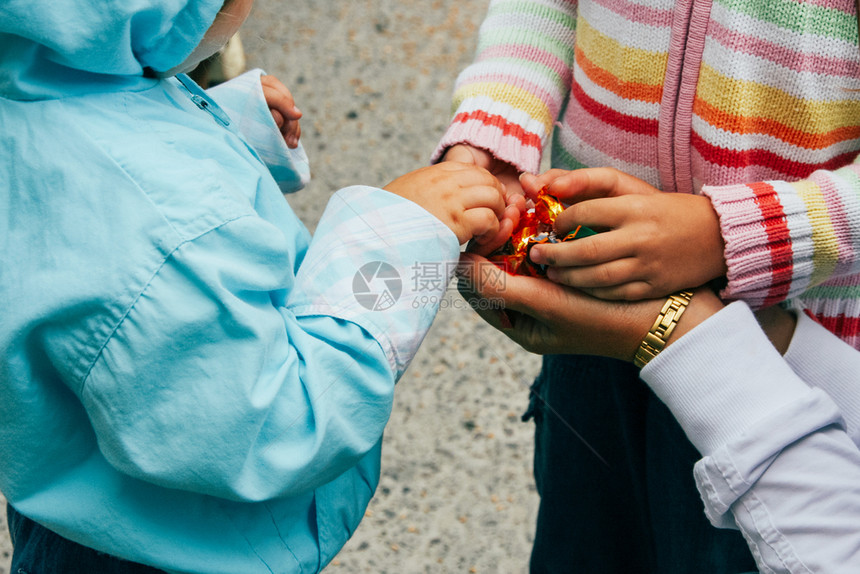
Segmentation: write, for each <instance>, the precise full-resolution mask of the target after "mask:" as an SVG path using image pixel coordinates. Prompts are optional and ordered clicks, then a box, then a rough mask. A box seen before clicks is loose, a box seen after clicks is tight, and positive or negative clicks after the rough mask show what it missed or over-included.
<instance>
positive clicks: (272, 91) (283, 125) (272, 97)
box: [260, 76, 302, 149]
mask: <svg viewBox="0 0 860 574" xmlns="http://www.w3.org/2000/svg"><path fill="white" fill-rule="evenodd" d="M260 83H262V84H263V95H264V96H265V98H266V103H267V104H268V105H269V111H270V112H272V117H273V118H275V123H276V124H277V125H278V129H279V130H281V135H283V136H284V142H286V144H287V147H289V148H291V149H295V148H297V147H298V146H299V137H300V136H301V135H302V128H301V126H300V125H299V118H301V117H302V112H301V110H299V108H297V107H296V103H295V101H294V100H293V94H291V93H290V90H288V89H287V87H286V86H285V85H284V84H282V83H281V81H280V80H279V79H278V78H276V77H275V76H260Z"/></svg>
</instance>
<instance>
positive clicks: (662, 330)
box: [633, 291, 693, 369]
mask: <svg viewBox="0 0 860 574" xmlns="http://www.w3.org/2000/svg"><path fill="white" fill-rule="evenodd" d="M692 298H693V292H692V291H679V292H678V293H675V294H674V295H670V296H669V298H668V299H666V303H665V304H664V305H663V308H662V309H661V310H660V314H659V315H657V320H656V321H654V325H653V326H652V327H651V329H650V330H649V331H648V334H647V335H645V338H644V339H642V342H641V343H640V344H639V349H637V350H636V356H635V357H634V358H633V363H634V364H635V365H636V366H637V367H639V368H640V369H641V368H642V367H644V366H645V365H647V364H648V361H650V360H651V359H653V358H654V357H656V356H657V354H658V353H660V351H662V350H663V347H665V346H666V341H668V340H669V337H671V336H672V331H674V330H675V326H676V325H677V324H678V320H679V319H680V318H681V315H683V314H684V311H685V310H686V309H687V305H689V304H690V300H691V299H692Z"/></svg>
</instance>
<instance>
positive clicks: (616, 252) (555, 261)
mask: <svg viewBox="0 0 860 574" xmlns="http://www.w3.org/2000/svg"><path fill="white" fill-rule="evenodd" d="M635 251H636V245H635V243H634V244H632V245H631V244H630V242H629V241H627V240H626V234H624V233H622V232H621V231H607V232H605V233H598V234H597V235H591V236H589V237H583V238H582V239H574V240H572V241H565V242H563V243H541V244H539V245H535V246H534V247H532V248H531V250H530V251H529V258H530V259H531V260H532V261H533V262H535V263H538V264H540V265H550V266H552V267H584V266H587V265H599V264H601V263H606V262H608V261H615V260H618V259H623V258H625V257H631V256H633V255H634V254H635Z"/></svg>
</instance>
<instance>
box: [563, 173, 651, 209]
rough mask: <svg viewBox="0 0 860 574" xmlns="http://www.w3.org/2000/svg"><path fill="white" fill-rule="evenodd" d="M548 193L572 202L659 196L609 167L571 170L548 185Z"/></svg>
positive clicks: (646, 184)
mask: <svg viewBox="0 0 860 574" xmlns="http://www.w3.org/2000/svg"><path fill="white" fill-rule="evenodd" d="M547 191H548V192H549V193H550V194H551V195H554V196H556V197H558V198H559V199H561V200H564V201H567V202H571V203H573V202H580V201H586V200H589V199H596V198H600V197H616V196H619V195H631V194H651V193H659V190H657V189H656V188H654V187H652V186H651V185H649V184H648V183H646V182H644V181H642V180H641V179H638V178H636V177H633V176H631V175H628V174H626V173H624V172H623V171H619V170H617V169H613V168H608V167H596V168H586V169H576V170H573V171H569V172H567V173H565V174H564V175H562V176H560V177H558V178H555V179H554V180H553V181H552V182H551V183H549V184H548V185H547Z"/></svg>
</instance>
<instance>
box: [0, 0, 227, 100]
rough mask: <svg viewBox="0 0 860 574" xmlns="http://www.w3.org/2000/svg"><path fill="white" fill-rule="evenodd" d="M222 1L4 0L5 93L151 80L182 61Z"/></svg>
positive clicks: (0, 40)
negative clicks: (147, 74)
mask: <svg viewBox="0 0 860 574" xmlns="http://www.w3.org/2000/svg"><path fill="white" fill-rule="evenodd" d="M223 3H224V1H223V0H99V1H98V2H93V1H92V0H0V96H2V97H5V98H10V99H15V100H41V99H50V98H59V97H64V96H69V95H77V94H82V93H92V92H97V91H104V90H112V89H136V88H142V87H144V86H146V85H149V83H150V80H148V79H147V78H144V75H143V72H144V68H152V69H153V70H155V71H165V70H169V69H171V68H173V67H175V66H177V65H179V64H180V63H182V62H183V61H184V60H185V59H186V58H187V57H188V55H189V54H191V52H192V50H193V49H194V48H195V47H196V46H197V44H199V43H200V41H201V39H202V38H203V34H204V33H205V32H206V30H207V29H208V28H209V26H210V25H211V24H212V22H213V21H214V20H215V16H216V14H217V13H218V10H219V9H220V8H221V6H222V5H223Z"/></svg>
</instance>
